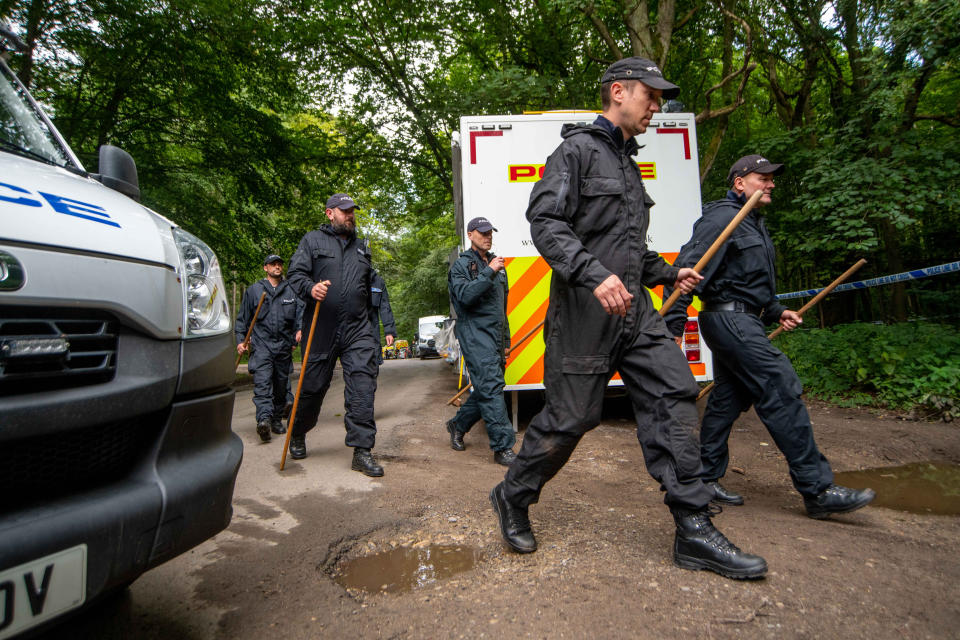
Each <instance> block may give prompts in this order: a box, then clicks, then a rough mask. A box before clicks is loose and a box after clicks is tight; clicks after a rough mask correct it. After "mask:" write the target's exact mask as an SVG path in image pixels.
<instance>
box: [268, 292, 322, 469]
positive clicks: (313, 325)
mask: <svg viewBox="0 0 960 640" xmlns="http://www.w3.org/2000/svg"><path fill="white" fill-rule="evenodd" d="M328 284H329V283H328ZM319 315H320V301H319V300H318V301H317V304H315V305H314V307H313V320H311V321H310V333H309V334H308V335H307V350H306V351H304V352H303V353H304V356H303V362H301V363H300V380H299V381H298V382H297V392H296V393H295V394H294V396H293V408H292V409H290V418H288V419H287V437H286V438H285V439H284V442H283V454H282V455H281V457H280V471H283V467H284V465H285V464H286V463H287V449H288V448H289V447H290V435H291V434H292V433H293V424H294V422H293V421H294V418H296V417H297V406H298V405H299V404H300V390H301V389H303V376H304V374H305V373H306V372H307V360H309V359H310V347H311V345H312V344H313V331H314V329H316V328H317V317H318V316H319Z"/></svg>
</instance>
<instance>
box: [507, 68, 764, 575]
mask: <svg viewBox="0 0 960 640" xmlns="http://www.w3.org/2000/svg"><path fill="white" fill-rule="evenodd" d="M679 92H680V89H679V87H677V86H676V85H674V84H672V83H670V82H667V81H666V80H665V79H664V78H663V74H662V73H661V72H660V70H659V69H658V68H657V66H656V65H655V64H654V63H653V62H651V61H650V60H646V59H644V58H637V57H634V58H625V59H623V60H620V61H618V62H615V63H614V64H612V65H611V66H610V67H609V68H608V69H607V70H606V72H605V73H604V74H603V78H602V79H601V87H600V96H601V103H602V105H603V113H602V115H601V116H599V117H598V118H597V119H596V121H594V123H593V124H590V125H574V124H568V125H565V126H564V127H563V130H562V132H561V135H562V137H563V142H562V143H561V144H560V146H559V147H558V148H557V149H556V151H554V152H553V154H551V156H550V157H549V158H548V159H547V163H546V167H545V169H544V173H543V179H541V180H540V181H539V182H537V183H536V185H535V186H534V188H533V192H532V193H531V195H530V204H529V206H528V208H527V219H528V220H529V221H530V231H531V236H532V238H533V242H534V244H535V245H536V247H537V249H538V250H539V252H540V254H541V255H542V256H543V257H544V258H545V259H546V261H547V263H548V264H549V265H550V267H552V269H553V277H552V279H551V283H550V306H549V308H548V310H547V319H546V324H545V326H544V338H545V343H546V352H545V356H544V387H545V394H546V405H545V406H544V409H543V411H541V412H540V413H539V414H538V415H537V416H536V417H535V418H534V419H533V420H532V421H531V423H530V425H529V426H528V427H527V430H526V434H525V435H524V438H523V445H522V446H521V448H520V452H519V453H518V454H517V459H516V460H515V461H514V463H513V464H512V465H510V469H509V470H508V471H507V474H506V477H505V478H504V481H503V482H502V483H501V484H499V485H497V486H496V487H494V489H493V491H492V492H491V494H490V500H491V502H492V503H493V507H494V510H495V511H496V513H497V516H498V518H499V520H500V530H501V533H502V534H503V537H504V539H505V540H506V542H507V544H508V545H509V546H510V547H511V548H512V549H513V550H514V551H517V552H520V553H528V552H531V551H535V550H536V548H537V544H536V540H535V538H534V536H533V532H532V530H531V527H530V520H529V517H528V511H527V510H528V507H529V505H530V504H533V503H535V502H537V501H538V499H539V497H540V492H541V490H542V488H543V486H544V485H545V484H546V483H547V481H549V480H550V478H552V477H553V476H554V475H555V474H556V473H557V472H558V471H559V470H560V468H561V467H562V466H563V465H564V463H566V461H567V460H568V459H569V457H570V455H571V454H572V453H573V450H574V448H575V447H576V445H577V443H578V442H579V441H580V439H581V438H582V437H583V435H584V434H585V433H586V432H587V431H589V430H590V429H592V428H594V427H595V426H596V425H597V424H598V423H599V422H600V418H601V410H602V408H603V396H604V391H605V390H606V387H607V384H608V383H609V381H610V379H611V378H612V377H613V375H614V373H616V372H618V371H619V372H620V375H621V377H622V378H623V382H624V386H625V388H626V391H627V393H628V394H629V396H630V399H631V401H632V404H633V407H634V412H635V417H636V421H637V438H638V439H639V441H640V445H641V447H642V448H643V455H644V460H645V462H646V467H647V471H648V472H649V473H650V475H652V476H653V478H654V479H655V480H656V481H657V482H659V483H660V487H661V490H663V491H664V492H665V497H664V502H665V503H666V505H667V506H668V507H669V509H670V511H671V513H672V515H673V519H674V524H675V526H676V535H675V537H674V550H673V551H674V553H673V558H674V562H675V563H676V564H677V565H679V566H681V567H683V568H686V569H695V570H697V569H707V570H710V571H715V572H717V573H719V574H721V575H723V576H726V577H730V578H759V577H762V576H763V575H765V574H766V571H767V564H766V562H765V561H764V559H763V558H761V557H759V556H756V555H752V554H749V553H745V552H743V551H741V550H740V549H738V548H737V547H736V546H735V545H733V544H732V543H731V542H730V541H729V540H727V538H726V537H725V536H724V535H723V534H722V533H720V532H719V531H717V529H716V528H715V527H714V526H713V523H712V521H711V518H710V516H711V512H710V510H709V509H710V505H709V503H710V498H711V497H712V493H711V492H710V491H709V490H708V489H707V487H706V486H705V485H704V484H703V482H702V481H701V480H700V460H699V447H698V446H697V441H696V438H695V436H694V429H695V428H696V423H697V409H696V405H695V401H696V396H697V392H698V388H697V384H696V381H695V380H694V378H693V375H692V374H691V373H690V368H689V366H688V365H687V362H686V359H685V358H684V357H683V354H682V353H681V352H680V350H679V349H677V347H676V345H675V344H674V343H673V339H672V338H671V336H670V334H669V332H668V331H667V327H666V325H665V324H664V323H663V319H662V318H661V317H660V315H659V314H658V313H657V312H656V310H655V309H654V307H653V303H652V301H651V299H650V294H649V292H648V291H647V289H646V288H647V287H653V286H656V285H659V284H672V285H674V286H679V287H680V288H681V290H683V291H692V290H693V287H694V286H695V285H696V283H697V281H698V280H699V279H700V276H699V274H697V272H696V271H694V270H693V269H689V268H687V269H679V268H677V267H674V266H671V265H669V264H667V263H666V262H665V261H664V260H663V258H661V257H660V256H659V255H658V254H657V252H655V251H651V250H650V249H649V248H648V247H647V244H646V236H647V226H648V224H649V220H650V207H652V206H653V204H654V202H653V200H652V199H651V198H650V196H649V195H647V192H646V190H645V189H644V187H643V181H642V180H641V176H640V170H639V168H638V167H637V163H636V161H635V159H634V158H633V156H634V155H635V154H636V153H637V149H638V145H637V141H636V140H635V139H634V136H636V135H637V134H640V133H643V132H644V131H646V129H647V126H648V125H649V124H650V120H651V118H652V117H653V115H654V114H655V113H656V112H657V111H659V109H660V107H659V105H660V100H661V99H662V98H674V97H676V96H677V94H678V93H679ZM661 215H670V212H669V211H664V212H661Z"/></svg>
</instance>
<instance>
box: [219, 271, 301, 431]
mask: <svg viewBox="0 0 960 640" xmlns="http://www.w3.org/2000/svg"><path fill="white" fill-rule="evenodd" d="M261 293H266V295H265V296H264V298H263V305H261V307H260V313H259V314H258V315H257V322H256V324H255V325H254V326H253V333H252V334H251V335H250V358H249V360H248V363H247V368H248V370H249V372H250V374H251V375H252V376H253V404H254V405H255V406H256V407H257V422H260V421H261V420H264V419H271V418H274V417H275V418H276V419H277V420H279V419H280V417H281V415H282V414H283V407H284V404H285V403H286V394H287V380H288V377H289V375H290V363H291V353H290V350H291V349H292V348H293V345H294V334H295V333H296V331H297V329H296V319H297V296H296V294H295V293H294V292H293V289H292V288H291V287H290V286H289V282H288V281H287V280H281V281H280V284H278V285H277V287H276V288H274V286H273V285H272V284H270V281H269V280H267V279H266V278H264V279H263V280H260V281H258V282H255V283H253V284H252V285H250V286H249V287H248V288H247V290H246V291H244V292H243V300H242V301H241V302H240V312H239V313H238V314H237V321H236V323H235V324H234V328H233V330H234V334H235V335H236V338H237V344H240V343H241V342H243V339H244V336H246V334H247V329H248V328H249V327H250V322H251V320H253V314H254V312H256V310H257V302H258V301H259V300H260V294H261Z"/></svg>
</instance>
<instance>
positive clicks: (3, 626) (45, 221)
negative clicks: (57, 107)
mask: <svg viewBox="0 0 960 640" xmlns="http://www.w3.org/2000/svg"><path fill="white" fill-rule="evenodd" d="M0 44H2V45H3V50H4V51H7V50H8V49H10V48H12V47H13V46H22V45H20V44H19V42H18V41H17V39H16V36H14V35H13V34H11V33H9V31H6V30H0ZM0 76H2V78H0V118H2V128H0V638H8V637H11V636H13V635H18V634H20V633H22V632H24V631H27V630H31V629H32V630H36V629H37V628H38V627H40V626H43V625H44V624H45V623H48V622H49V621H51V620H53V619H54V618H57V617H59V616H62V615H63V614H66V613H68V612H71V611H76V610H79V609H80V608H82V607H84V606H85V605H88V604H90V603H91V602H92V601H94V600H95V599H96V598H97V597H98V596H100V595H103V594H107V593H109V592H112V591H116V590H117V589H119V588H122V587H123V586H125V585H127V584H129V583H130V582H131V581H133V580H134V579H136V578H137V576H139V575H140V574H142V573H143V572H145V571H147V570H148V569H150V568H151V567H155V566H157V565H158V564H160V563H162V562H164V561H166V560H169V559H170V558H173V557H174V556H176V555H178V554H180V553H183V552H184V551H186V550H188V549H190V548H191V547H194V546H195V545H197V544H199V543H200V542H202V541H204V540H206V539H207V538H209V537H211V536H213V535H214V534H216V533H217V532H219V531H221V530H222V529H224V528H225V527H226V526H227V524H228V523H229V521H230V517H231V513H232V511H231V500H232V497H233V488H234V482H235V480H236V475H237V471H238V469H239V466H240V460H241V457H242V444H241V442H240V439H239V438H238V437H237V436H236V435H234V434H233V433H232V432H231V430H230V421H231V417H232V413H233V395H234V394H233V391H232V390H231V389H230V384H231V382H232V381H233V378H234V371H233V363H234V360H233V355H234V350H235V347H234V344H233V334H232V328H231V320H230V317H231V316H230V313H229V309H228V306H227V300H226V297H225V289H224V283H223V279H222V277H221V273H220V267H219V263H218V261H217V257H216V255H214V253H213V251H211V249H210V247H208V246H207V245H206V244H204V243H203V242H202V241H201V240H200V239H198V238H196V237H194V236H193V235H191V234H190V233H188V232H186V231H184V230H183V229H180V228H179V227H177V225H176V224H175V223H173V222H171V221H170V220H167V219H166V218H164V217H162V216H160V215H158V214H156V213H154V212H153V211H151V210H149V209H148V208H146V207H145V206H143V205H141V204H140V203H139V195H140V192H139V188H138V180H137V171H136V166H135V164H134V162H133V159H132V158H131V157H130V156H129V155H127V154H126V153H124V152H123V151H121V150H120V149H118V148H116V147H110V146H105V147H101V149H100V152H99V167H98V171H99V173H91V172H89V171H87V170H86V169H85V168H84V167H83V166H82V165H81V163H80V162H79V160H78V159H77V157H76V156H75V155H74V154H73V152H72V151H71V150H70V148H69V146H68V145H67V143H66V142H65V141H64V139H63V138H62V137H61V135H60V134H59V133H58V132H57V130H56V128H55V127H54V126H53V124H52V123H51V121H50V120H49V119H48V118H47V116H46V115H45V114H44V113H43V111H42V109H41V108H40V107H39V106H38V104H37V103H36V102H35V101H34V100H33V98H32V97H31V96H30V95H29V93H28V92H27V90H26V89H25V88H24V87H23V86H22V85H21V84H20V82H19V81H18V80H17V78H16V77H15V76H14V74H13V73H12V72H11V70H10V69H9V68H8V66H7V64H6V60H5V59H3V60H0Z"/></svg>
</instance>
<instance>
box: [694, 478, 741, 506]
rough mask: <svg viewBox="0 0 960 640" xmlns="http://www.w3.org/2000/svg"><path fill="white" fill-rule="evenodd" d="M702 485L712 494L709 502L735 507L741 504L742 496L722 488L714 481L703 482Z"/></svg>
mask: <svg viewBox="0 0 960 640" xmlns="http://www.w3.org/2000/svg"><path fill="white" fill-rule="evenodd" d="M703 484H705V485H707V489H710V491H712V492H713V497H712V498H710V502H715V503H717V504H732V505H733V506H735V507H738V506H740V505H741V504H743V496H742V495H740V494H739V493H734V492H733V491H730V490H729V489H726V488H724V486H723V485H721V484H720V483H719V482H717V481H716V480H714V481H712V482H704V483H703Z"/></svg>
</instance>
